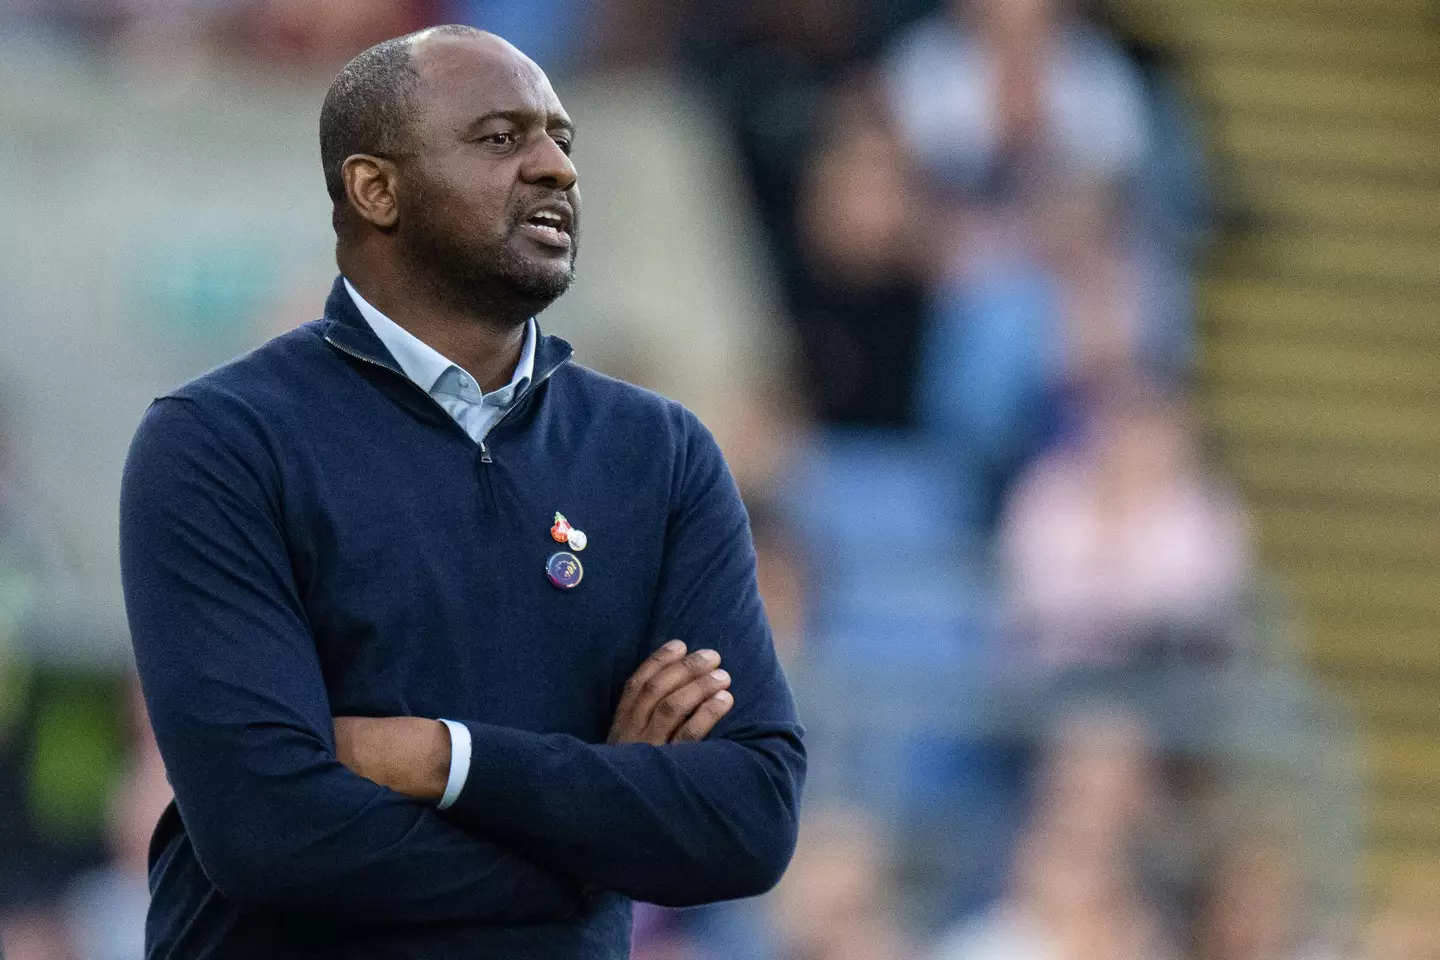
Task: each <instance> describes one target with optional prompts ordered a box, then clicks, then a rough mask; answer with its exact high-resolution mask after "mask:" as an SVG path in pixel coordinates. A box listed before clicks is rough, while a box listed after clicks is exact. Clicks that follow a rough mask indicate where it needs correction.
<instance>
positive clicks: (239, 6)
mask: <svg viewBox="0 0 1440 960" xmlns="http://www.w3.org/2000/svg"><path fill="white" fill-rule="evenodd" d="M440 12H441V8H440V7H439V5H438V4H437V3H432V2H431V0H228V2H227V3H226V4H225V6H224V7H223V8H222V9H219V10H217V11H216V13H217V17H216V30H217V34H218V36H217V40H218V42H219V43H220V44H221V45H222V48H223V49H224V50H225V51H226V52H227V53H229V54H232V55H233V54H237V53H238V54H240V55H243V56H245V57H247V58H249V59H250V60H252V61H254V62H255V63H256V64H257V65H260V66H263V67H266V68H268V69H288V70H294V69H297V68H314V69H323V70H326V71H332V70H338V69H340V67H342V66H344V64H345V62H346V61H348V60H349V59H350V58H351V57H353V56H355V54H357V53H359V52H360V51H361V50H364V49H365V48H366V47H369V46H370V45H372V44H375V43H379V42H380V41H381V40H387V39H389V38H390V37H396V36H400V35H401V34H405V33H410V32H411V31H413V30H418V29H420V28H421V27H424V26H428V25H430V24H433V23H435V22H437V21H436V17H437V16H438V14H439V13H440Z"/></svg>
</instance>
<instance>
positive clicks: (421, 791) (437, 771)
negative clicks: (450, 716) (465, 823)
mask: <svg viewBox="0 0 1440 960" xmlns="http://www.w3.org/2000/svg"><path fill="white" fill-rule="evenodd" d="M423 722H424V725H425V728H424V736H423V739H422V740H421V743H420V744H419V746H420V747H421V749H419V750H417V751H416V754H415V755H416V757H418V758H419V762H418V763H417V764H416V767H417V770H416V773H417V774H418V776H419V780H418V782H416V783H415V784H414V789H413V790H410V791H406V792H407V793H409V794H410V795H411V796H413V797H415V798H416V799H418V800H425V801H428V802H431V803H435V802H438V801H439V800H440V798H441V797H443V796H444V795H445V784H446V782H447V781H448V780H449V778H450V731H449V730H448V729H446V727H445V724H443V723H441V722H440V721H439V720H425V721H423Z"/></svg>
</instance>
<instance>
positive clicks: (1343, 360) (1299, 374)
mask: <svg viewBox="0 0 1440 960" xmlns="http://www.w3.org/2000/svg"><path fill="white" fill-rule="evenodd" d="M1350 320H1351V322H1352V323H1353V322H1354V318H1353V317H1351V318H1350ZM1204 355H1205V371H1206V375H1207V377H1209V378H1210V380H1211V381H1212V382H1214V383H1215V384H1216V385H1217V386H1221V387H1224V388H1226V389H1230V388H1234V389H1239V390H1248V389H1271V390H1295V391H1301V392H1305V393H1308V394H1311V395H1314V396H1319V397H1323V398H1331V397H1340V398H1344V397H1346V396H1360V397H1365V396H1376V395H1384V396H1386V397H1388V398H1392V399H1393V398H1405V399H1409V400H1414V401H1422V400H1426V399H1429V400H1432V401H1434V402H1436V403H1437V404H1440V380H1437V379H1436V377H1435V366H1436V360H1437V358H1436V357H1435V355H1434V354H1431V353H1427V352H1423V351H1420V352H1417V351H1414V350H1406V349H1405V348H1404V347H1403V346H1401V345H1398V344H1397V345H1393V346H1388V347H1371V346H1366V345H1365V344H1349V343H1343V342H1341V343H1333V342H1325V341H1322V342H1319V343H1303V342H1301V343H1296V342H1293V341H1292V342H1286V341H1283V340H1282V341H1274V342H1266V341H1258V342H1257V341H1256V340H1249V339H1245V340H1242V339H1238V338H1237V339H1234V340H1225V341H1221V342H1218V343H1212V344H1209V345H1207V346H1205V348H1204Z"/></svg>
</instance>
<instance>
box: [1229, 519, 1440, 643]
mask: <svg viewBox="0 0 1440 960" xmlns="http://www.w3.org/2000/svg"><path fill="white" fill-rule="evenodd" d="M1255 526H1256V532H1257V536H1258V538H1259V541H1260V546H1261V549H1262V552H1263V553H1264V554H1265V555H1266V556H1269V557H1275V558H1277V559H1279V560H1282V561H1283V562H1285V563H1287V564H1288V565H1291V566H1293V565H1296V564H1297V563H1300V562H1317V563H1323V562H1324V560H1325V558H1326V557H1334V558H1336V559H1343V560H1346V561H1354V562H1362V563H1367V564H1401V563H1404V564H1410V563H1427V564H1436V563H1440V512H1433V511H1431V510H1430V509H1429V508H1428V507H1420V508H1418V509H1397V508H1396V507H1395V506H1394V505H1391V504H1388V503H1386V504H1383V505H1381V504H1379V503H1378V502H1377V501H1376V500H1375V499H1374V498H1367V499H1366V500H1362V501H1361V502H1360V503H1359V504H1353V503H1344V504H1335V503H1322V502H1317V501H1315V500H1309V499H1305V498H1301V499H1299V500H1295V501H1292V502H1289V503H1267V504H1266V505H1265V509H1264V510H1263V511H1262V512H1261V513H1260V514H1259V516H1257V517H1256V519H1255ZM1436 640H1437V644H1436V648H1435V651H1434V652H1435V654H1436V656H1437V657H1440V630H1437V631H1436ZM1437 669H1440V661H1437Z"/></svg>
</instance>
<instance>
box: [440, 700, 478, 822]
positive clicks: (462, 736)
mask: <svg viewBox="0 0 1440 960" xmlns="http://www.w3.org/2000/svg"><path fill="white" fill-rule="evenodd" d="M440 722H441V723H443V724H445V729H447V730H449V731H450V777H449V779H447V780H446V781H445V795H444V796H443V797H441V798H440V803H439V805H438V806H437V808H436V809H439V810H446V809H449V808H450V806H451V805H452V804H454V803H455V801H456V800H459V799H460V791H461V790H464V789H465V778H466V777H468V776H470V752H471V750H470V728H469V727H467V726H465V724H463V723H456V722H455V721H454V720H441V721H440Z"/></svg>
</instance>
